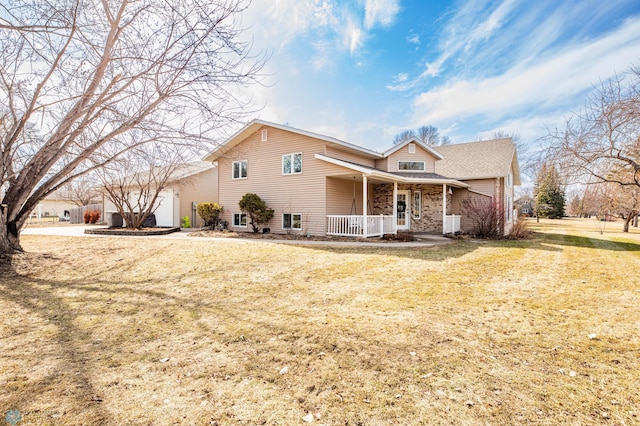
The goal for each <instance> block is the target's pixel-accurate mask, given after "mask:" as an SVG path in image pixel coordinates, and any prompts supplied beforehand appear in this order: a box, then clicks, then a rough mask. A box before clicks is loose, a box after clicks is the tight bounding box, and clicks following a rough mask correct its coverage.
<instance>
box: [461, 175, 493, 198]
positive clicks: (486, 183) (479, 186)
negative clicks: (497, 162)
mask: <svg viewBox="0 0 640 426" xmlns="http://www.w3.org/2000/svg"><path fill="white" fill-rule="evenodd" d="M464 183H466V184H468V185H470V187H469V189H470V190H471V191H472V192H474V191H475V192H480V193H482V194H485V195H490V196H494V195H495V194H496V189H497V188H496V180H495V179H477V180H465V181H464Z"/></svg>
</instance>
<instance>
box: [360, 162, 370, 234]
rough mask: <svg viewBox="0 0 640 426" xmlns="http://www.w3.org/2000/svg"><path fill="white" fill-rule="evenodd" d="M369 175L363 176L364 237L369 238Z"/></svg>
mask: <svg viewBox="0 0 640 426" xmlns="http://www.w3.org/2000/svg"><path fill="white" fill-rule="evenodd" d="M368 186H369V185H367V175H365V174H364V173H363V174H362V236H363V237H364V238H367V214H368V213H367V201H368V200H367V198H368V197H369V194H368V193H367V192H368V191H367V187H368Z"/></svg>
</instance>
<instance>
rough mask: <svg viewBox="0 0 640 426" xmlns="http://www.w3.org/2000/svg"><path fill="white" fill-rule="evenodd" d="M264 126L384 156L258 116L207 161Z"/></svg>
mask: <svg viewBox="0 0 640 426" xmlns="http://www.w3.org/2000/svg"><path fill="white" fill-rule="evenodd" d="M264 127H271V128H274V129H278V130H283V131H285V132H290V133H296V134H298V135H302V136H308V137H311V138H314V139H318V140H321V141H324V142H328V143H330V144H333V145H337V146H339V147H340V148H342V149H346V150H348V151H352V152H355V153H357V154H359V155H363V156H365V157H367V158H375V159H378V158H383V156H382V154H380V153H378V152H375V151H371V150H369V149H366V148H362V147H359V146H357V145H353V144H350V143H349V142H345V141H342V140H340V139H336V138H332V137H330V136H325V135H321V134H319V133H314V132H309V131H307V130H302V129H297V128H295V127H290V126H284V125H281V124H276V123H272V122H269V121H265V120H260V119H258V118H256V119H254V120H251V121H250V122H249V123H248V124H247V125H245V126H244V127H243V128H242V129H240V130H238V131H237V132H236V133H234V134H233V135H232V136H231V137H230V138H228V139H227V140H226V141H225V142H223V143H222V145H220V146H219V147H218V148H217V149H215V150H214V151H213V152H211V153H210V154H209V155H207V156H206V157H205V161H214V160H216V159H217V158H219V157H221V156H222V155H224V154H225V153H226V152H228V151H229V150H231V149H232V148H233V147H235V146H236V145H238V144H239V143H240V142H242V141H243V140H245V139H247V138H248V137H249V136H251V135H252V134H254V133H255V132H257V131H259V130H261V129H263V128H264Z"/></svg>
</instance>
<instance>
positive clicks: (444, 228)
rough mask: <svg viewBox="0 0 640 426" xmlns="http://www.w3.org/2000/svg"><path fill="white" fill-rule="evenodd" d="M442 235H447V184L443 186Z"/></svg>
mask: <svg viewBox="0 0 640 426" xmlns="http://www.w3.org/2000/svg"><path fill="white" fill-rule="evenodd" d="M442 233H443V234H446V233H447V184H446V183H443V184H442Z"/></svg>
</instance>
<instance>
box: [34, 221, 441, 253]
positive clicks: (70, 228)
mask: <svg viewBox="0 0 640 426" xmlns="http://www.w3.org/2000/svg"><path fill="white" fill-rule="evenodd" d="M91 228H94V229H95V228H102V226H95V225H93V226H92V225H60V226H48V227H27V228H25V229H23V230H22V235H50V236H58V237H87V238H169V239H184V238H193V239H201V240H207V239H209V240H214V241H227V242H245V243H251V242H252V243H257V244H261V243H262V244H265V243H266V244H293V245H305V246H334V247H335V246H338V247H386V248H415V247H422V248H424V247H432V246H436V245H442V244H449V243H451V242H453V240H451V239H449V238H447V237H443V236H440V235H429V236H425V235H420V238H419V239H417V240H416V241H409V242H384V241H380V240H378V239H373V238H372V239H367V240H366V241H361V240H358V241H356V240H354V241H319V240H280V239H275V238H274V239H267V238H216V237H190V236H189V234H190V232H189V231H181V232H174V233H171V234H167V235H150V236H142V235H140V236H121V235H94V234H85V233H84V230H85V229H91Z"/></svg>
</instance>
